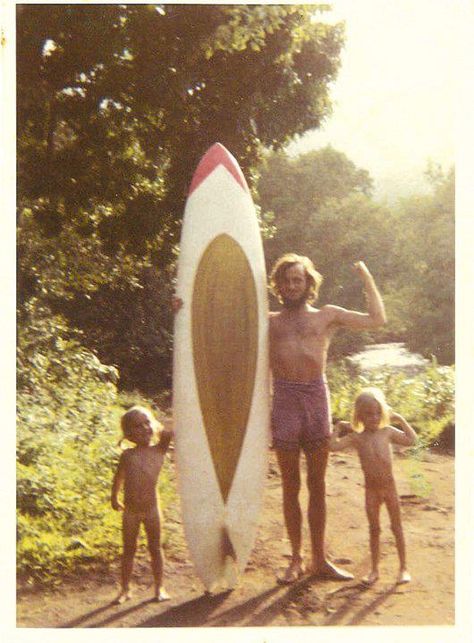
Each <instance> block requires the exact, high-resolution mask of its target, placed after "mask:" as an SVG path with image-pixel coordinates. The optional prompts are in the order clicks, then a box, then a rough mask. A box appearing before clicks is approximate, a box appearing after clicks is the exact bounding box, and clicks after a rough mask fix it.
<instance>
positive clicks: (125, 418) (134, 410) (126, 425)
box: [119, 404, 163, 445]
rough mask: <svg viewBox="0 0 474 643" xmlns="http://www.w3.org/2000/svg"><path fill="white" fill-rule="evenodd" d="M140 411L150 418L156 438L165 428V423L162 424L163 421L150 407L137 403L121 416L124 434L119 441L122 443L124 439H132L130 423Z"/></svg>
mask: <svg viewBox="0 0 474 643" xmlns="http://www.w3.org/2000/svg"><path fill="white" fill-rule="evenodd" d="M138 413H140V414H141V415H146V416H147V417H148V418H149V420H150V424H151V428H152V431H153V438H154V440H157V439H158V437H159V434H160V432H161V431H162V430H163V425H162V424H161V422H159V421H158V420H157V419H156V417H155V416H154V415H153V413H152V412H151V411H150V410H149V409H147V408H146V407H145V406H139V405H138V404H137V405H135V406H132V407H131V408H129V409H128V410H127V411H125V413H124V414H123V415H122V417H121V418H120V426H121V428H122V434H123V436H122V438H121V439H120V442H119V444H120V445H121V444H122V442H123V440H130V441H131V436H130V424H131V420H132V418H133V417H134V416H135V415H137V414H138Z"/></svg>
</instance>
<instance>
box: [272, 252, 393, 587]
mask: <svg viewBox="0 0 474 643" xmlns="http://www.w3.org/2000/svg"><path fill="white" fill-rule="evenodd" d="M354 270H355V272H356V273H357V275H358V276H359V277H360V278H361V279H362V282H363V284H364V289H365V293H366V297H367V307H368V312H367V313H361V312H356V311H352V310H346V309H344V308H340V307H339V306H332V305H326V306H322V307H321V308H320V309H317V308H314V307H312V306H311V305H310V304H311V303H312V302H313V301H314V300H315V299H316V297H317V294H318V290H319V287H320V285H321V282H322V277H321V275H320V274H319V273H318V272H316V270H315V269H314V266H313V264H312V262H311V261H310V260H309V259H308V258H307V257H302V256H299V255H295V254H288V255H285V256H283V257H282V258H281V259H279V260H278V261H277V262H276V264H275V266H274V268H273V271H272V275H271V283H272V287H273V290H274V292H275V294H276V295H277V296H278V298H279V300H280V301H281V303H282V304H283V310H281V311H280V312H274V313H270V367H271V370H272V375H273V409H272V434H273V446H274V448H275V451H276V455H277V459H278V464H279V467H280V471H281V476H282V487H283V514H284V519H285V525H286V529H287V532H288V537H289V540H290V544H291V560H290V564H289V566H288V569H287V570H286V572H285V573H284V575H283V576H282V577H281V578H280V579H279V581H280V582H281V583H285V584H286V583H292V582H294V581H296V580H297V579H298V578H299V577H300V576H301V575H302V574H303V573H304V571H305V569H304V565H303V559H302V555H301V527H302V512H301V507H300V502H299V498H298V495H299V490H300V486H301V481H300V451H301V450H303V452H304V454H305V457H306V463H307V487H308V491H309V502H308V523H309V529H310V536H311V552H312V561H311V566H310V568H309V570H308V571H309V572H310V573H311V574H314V575H317V576H318V577H321V578H331V579H335V580H349V579H352V578H353V576H352V574H350V573H348V572H346V571H343V570H341V569H338V568H337V567H336V566H335V565H333V564H332V563H330V562H329V561H328V560H327V558H326V555H325V548H324V531H325V525H326V492H325V473H326V466H327V462H328V456H329V442H330V435H331V412H330V402H329V390H328V387H327V384H326V379H325V370H326V362H327V353H328V349H329V345H330V343H331V340H332V338H333V336H334V333H335V332H336V330H337V329H338V328H350V329H353V330H368V329H372V328H377V327H378V326H381V325H383V324H384V323H385V321H386V317H385V311H384V306H383V302H382V298H381V296H380V294H379V292H378V290H377V287H376V285H375V282H374V280H373V277H372V275H371V274H370V272H369V271H368V269H367V267H366V266H365V264H364V263H363V262H361V261H360V262H357V263H356V264H355V265H354Z"/></svg>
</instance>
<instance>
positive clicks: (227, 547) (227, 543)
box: [222, 527, 237, 561]
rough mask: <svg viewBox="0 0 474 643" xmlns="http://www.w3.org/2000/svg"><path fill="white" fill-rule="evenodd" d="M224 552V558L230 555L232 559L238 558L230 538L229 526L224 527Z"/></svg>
mask: <svg viewBox="0 0 474 643" xmlns="http://www.w3.org/2000/svg"><path fill="white" fill-rule="evenodd" d="M222 554H223V556H224V558H227V556H230V557H231V558H232V560H235V561H236V560H237V554H236V553H235V549H234V545H233V544H232V541H231V539H230V535H229V530H228V529H227V527H223V528H222Z"/></svg>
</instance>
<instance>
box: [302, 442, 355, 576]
mask: <svg viewBox="0 0 474 643" xmlns="http://www.w3.org/2000/svg"><path fill="white" fill-rule="evenodd" d="M305 456H306V462H307V486H308V493H309V501H308V523H309V531H310V534H311V550H312V555H313V560H312V564H311V571H312V573H313V574H316V575H317V576H320V577H324V578H331V579H334V580H351V579H352V578H354V576H353V575H352V574H350V573H349V572H346V571H344V570H342V569H339V568H337V567H336V566H335V565H333V564H332V563H330V562H329V561H328V560H327V559H326V553H325V549H324V532H325V529H326V481H325V477H326V468H327V463H328V458H329V443H328V442H326V441H324V442H322V443H321V444H320V446H319V447H318V448H316V449H314V450H311V451H308V450H305Z"/></svg>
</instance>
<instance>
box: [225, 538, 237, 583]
mask: <svg viewBox="0 0 474 643" xmlns="http://www.w3.org/2000/svg"><path fill="white" fill-rule="evenodd" d="M222 555H223V558H224V570H225V571H224V577H225V580H226V583H227V586H228V587H229V588H231V589H233V588H234V587H235V586H236V585H237V582H238V571H237V554H236V553H235V549H234V546H233V544H232V541H231V539H230V535H229V531H228V529H227V527H223V528H222Z"/></svg>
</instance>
